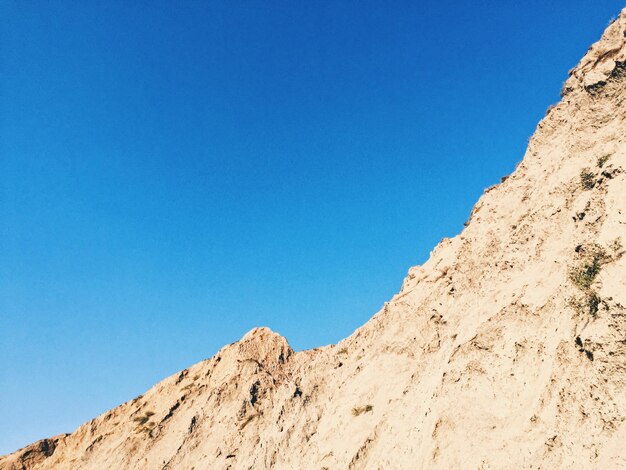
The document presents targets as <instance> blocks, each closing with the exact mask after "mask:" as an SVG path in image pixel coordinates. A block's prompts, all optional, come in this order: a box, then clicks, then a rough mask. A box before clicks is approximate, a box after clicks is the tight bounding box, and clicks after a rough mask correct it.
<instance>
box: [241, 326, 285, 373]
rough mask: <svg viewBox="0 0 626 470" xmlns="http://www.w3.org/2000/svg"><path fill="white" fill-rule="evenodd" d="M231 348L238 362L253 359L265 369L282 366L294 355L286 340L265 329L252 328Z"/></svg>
mask: <svg viewBox="0 0 626 470" xmlns="http://www.w3.org/2000/svg"><path fill="white" fill-rule="evenodd" d="M232 346H234V348H235V351H236V355H237V358H238V359H239V360H247V359H253V360H255V361H258V362H259V363H260V364H261V365H263V367H264V368H266V369H272V368H275V367H277V366H280V365H282V364H284V363H285V362H286V361H287V360H288V359H289V358H290V357H291V355H292V354H293V353H294V351H293V349H292V348H291V346H290V345H289V343H288V342H287V339H285V338H284V337H283V336H281V335H279V334H278V333H275V332H274V331H272V330H271V329H269V328H267V327H259V328H253V329H252V330H250V331H249V332H248V333H246V334H245V335H244V336H243V337H242V338H241V339H240V340H239V341H237V342H236V343H234V344H233V345H232Z"/></svg>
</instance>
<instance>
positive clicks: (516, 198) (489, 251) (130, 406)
mask: <svg viewBox="0 0 626 470" xmlns="http://www.w3.org/2000/svg"><path fill="white" fill-rule="evenodd" d="M625 35H626V10H624V11H623V12H622V14H621V15H620V17H619V18H618V20H617V21H616V22H614V23H613V24H611V25H610V26H609V27H608V29H607V31H606V32H605V33H604V35H603V37H602V39H601V40H600V41H599V42H598V43H596V44H594V45H593V46H592V48H591V49H590V50H589V51H588V53H587V54H586V55H585V57H584V58H583V59H582V61H581V62H580V64H579V65H578V66H577V67H576V68H574V69H573V70H572V71H571V72H570V77H569V78H568V80H567V81H566V83H565V85H564V88H563V99H562V101H561V102H560V103H559V104H558V105H556V106H555V107H554V108H552V109H551V110H549V112H548V114H547V115H546V117H545V118H544V119H543V120H542V121H541V122H540V123H539V125H538V127H537V131H536V133H535V134H534V136H533V137H532V139H531V140H530V142H529V146H528V150H527V152H526V154H525V156H524V160H523V161H522V163H521V164H520V165H519V166H518V168H517V169H516V170H515V172H514V173H513V174H512V175H510V176H509V177H508V178H506V179H504V181H503V182H502V184H499V185H497V186H496V187H493V188H489V189H488V190H486V191H485V194H484V195H483V196H482V197H481V198H480V200H479V201H478V203H477V204H476V206H475V208H474V210H473V212H472V215H471V218H470V220H469V222H468V224H467V227H466V228H465V230H464V231H463V232H462V233H461V234H460V235H458V236H457V237H455V238H452V239H444V240H443V241H442V242H441V243H440V244H439V245H438V246H437V247H436V248H435V249H434V250H433V252H432V254H431V257H430V259H429V260H428V261H427V262H426V263H425V264H424V265H422V266H418V267H414V268H411V269H410V271H409V273H408V276H407V277H406V279H405V280H404V283H403V285H402V288H401V290H400V292H399V293H398V294H397V295H396V296H394V297H393V298H392V299H391V300H390V301H389V302H388V303H386V304H385V306H384V308H383V309H382V310H381V311H379V312H378V313H377V314H376V315H375V316H374V317H373V318H372V319H371V320H370V321H369V322H368V323H366V324H365V325H364V326H363V327H362V328H360V329H358V330H357V331H356V332H355V333H354V334H353V335H352V336H350V337H349V338H346V339H345V340H343V341H341V342H340V343H339V344H337V345H333V346H328V347H325V348H320V349H316V350H311V351H303V352H299V353H294V351H293V350H292V349H291V348H290V347H289V344H288V343H287V341H286V340H285V339H284V338H282V337H281V336H279V335H278V334H276V333H273V332H272V331H270V330H269V329H266V328H259V329H255V330H253V331H251V332H250V333H248V334H247V335H246V336H244V337H243V338H242V339H241V340H240V341H238V342H237V343H234V344H231V345H228V346H226V347H224V348H223V349H222V350H221V351H220V352H219V353H218V354H217V355H216V356H214V357H213V358H211V359H209V360H207V361H204V362H201V363H199V364H196V365H194V366H193V367H191V368H189V369H186V370H184V371H182V372H180V373H179V374H176V375H174V376H172V377H170V378H168V379H166V380H164V381H163V382H161V383H159V384H157V385H156V386H155V387H153V388H152V389H150V390H149V391H148V392H146V393H145V394H144V395H143V396H141V397H139V398H136V399H135V400H133V401H130V402H128V403H125V404H123V405H121V406H119V407H117V408H115V409H113V410H111V411H109V412H107V413H105V414H103V415H101V416H99V417H97V418H95V419H94V420H92V421H90V422H88V423H86V424H84V425H82V426H81V427H79V428H78V429H77V430H76V431H75V432H73V433H72V434H69V435H62V436H56V437H54V438H51V439H47V440H44V441H40V442H38V443H35V444H33V445H31V446H29V447H27V448H25V449H22V450H20V451H18V452H16V453H14V454H12V455H9V456H5V457H1V458H0V469H22V468H26V469H31V468H37V469H50V468H62V469H109V468H111V469H126V468H133V469H135V468H140V469H143V468H145V469H179V468H181V469H192V468H195V469H206V468H211V469H222V468H224V469H226V468H233V469H235V468H236V469H239V468H243V469H247V468H253V469H256V468H276V469H294V468H303V469H323V468H327V469H360V468H367V469H390V468H394V469H395V468H397V469H403V468H407V469H416V468H418V469H437V468H440V469H451V468H472V469H477V468H480V469H488V468H490V469H510V468H535V469H536V468H545V469H552V468H565V467H570V466H571V467H572V468H598V469H607V468H626V256H623V255H624V251H625V248H624V247H622V246H620V243H619V240H620V238H621V241H622V243H623V244H624V245H626V106H625V104H626V103H625V101H626V62H624V61H626V37H625Z"/></svg>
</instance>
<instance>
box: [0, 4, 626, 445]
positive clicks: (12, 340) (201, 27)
mask: <svg viewBox="0 0 626 470" xmlns="http://www.w3.org/2000/svg"><path fill="white" fill-rule="evenodd" d="M622 6H623V5H622V4H620V2H617V1H608V0H593V1H591V0H590V1H571V0H569V1H564V0H561V1H550V2H546V1H545V0H543V1H526V2H512V1H508V2H503V1H477V2H465V1H445V0H436V1H435V0H433V1H422V2H417V1H407V2H361V1H359V2H356V1H354V2H344V1H328V2H325V1H324V2H294V1H291V0H290V1H271V2H267V1H223V2H204V1H202V2H190V1H186V2H170V1H162V2H153V1H151V2H140V1H133V2H127V1H109V2H100V1H84V0H80V1H56V2H21V1H4V2H2V5H1V6H0V18H1V20H0V21H1V22H2V24H1V26H0V31H1V32H0V54H1V55H0V60H1V62H0V67H1V68H0V72H1V75H0V111H1V113H0V453H5V452H9V451H13V450H15V449H16V448H18V447H20V446H22V445H24V444H26V443H28V442H29V441H33V440H36V439H38V438H42V437H45V436H49V435H53V434H57V433H60V432H70V431H72V430H74V429H75V428H76V427H77V426H78V425H79V424H80V423H82V422H84V421H86V420H88V419H90V418H92V417H94V416H96V415H98V414H99V413H101V412H103V411H105V410H107V409H109V408H111V407H113V406H116V405H118V404H119V403H121V402H123V401H126V400H128V399H131V398H133V397H135V396H136V395H138V394H140V393H142V392H143V391H144V390H146V389H147V388H149V387H150V386H151V385H153V384H154V383H156V382H157V381H159V380H161V379H163V378H164V377H166V376H168V375H170V374H172V373H174V372H176V371H178V370H180V369H183V368H185V367H187V366H189V365H191V364H193V363H195V362H198V361H200V360H202V359H204V358H207V357H209V356H211V355H213V354H214V353H215V352H216V351H217V350H218V349H219V348H220V347H221V346H223V345H224V344H226V343H229V342H232V341H235V340H237V339H238V338H240V337H241V336H242V335H243V334H244V333H245V332H246V331H247V330H249V329H250V328H252V327H254V326H259V325H267V326H269V327H271V328H272V329H274V330H276V331H278V332H280V333H281V334H283V335H285V336H286V337H287V338H288V340H289V341H290V342H291V344H292V345H293V346H294V348H296V349H303V348H311V347H315V346H320V345H324V344H328V343H332V342H336V341H337V340H339V339H341V338H343V337H345V336H346V335H349V334H350V333H351V332H352V331H353V330H354V329H355V328H357V327H358V326H359V325H361V324H363V323H364V322H365V321H367V319H368V318H369V317H370V316H371V315H372V314H373V313H375V312H376V311H377V310H378V309H379V308H380V307H381V306H382V304H383V302H384V301H386V300H387V299H389V298H390V297H391V295H392V294H393V293H395V292H396V291H397V290H398V289H399V287H400V284H401V282H402V278H403V276H404V274H405V273H406V271H407V269H408V268H409V266H411V265H415V264H419V263H422V262H423V261H425V260H426V259H427V257H428V254H429V252H430V250H431V249H432V248H433V247H434V246H435V245H436V243H437V242H438V241H439V240H440V239H441V238H442V237H445V236H453V235H455V234H456V233H458V232H459V231H460V230H461V228H462V226H463V222H464V221H465V220H466V219H467V217H468V214H469V212H470V209H471V207H472V205H473V204H474V202H475V201H476V199H477V198H478V197H479V196H480V194H481V193H482V191H483V189H484V188H485V187H487V186H489V185H492V184H494V183H496V182H498V181H499V179H500V177H501V176H503V175H505V174H508V173H510V172H511V171H512V170H513V168H514V166H515V164H516V163H517V162H518V161H519V160H520V159H521V158H522V155H523V152H524V149H525V145H526V142H527V138H528V137H529V136H530V135H531V134H532V132H533V130H534V128H535V125H536V123H537V122H538V120H539V119H540V118H541V117H543V115H544V112H545V109H546V108H547V107H548V105H550V104H551V103H553V102H556V101H558V99H559V98H558V96H559V89H560V86H561V83H562V82H563V81H564V80H565V78H566V77H567V70H568V69H569V68H571V67H572V66H574V65H575V64H576V63H577V61H578V60H579V59H580V57H582V55H583V54H584V52H585V51H586V50H587V47H588V46H589V45H590V44H591V43H592V42H594V41H596V40H597V39H598V38H599V36H600V34H601V33H602V31H603V30H604V28H605V27H606V25H607V23H608V21H609V19H610V18H611V17H612V16H614V15H616V14H617V13H618V12H619V10H620V8H621V7H622Z"/></svg>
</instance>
